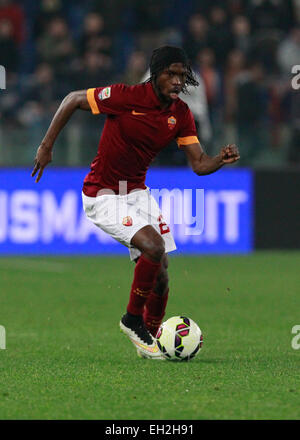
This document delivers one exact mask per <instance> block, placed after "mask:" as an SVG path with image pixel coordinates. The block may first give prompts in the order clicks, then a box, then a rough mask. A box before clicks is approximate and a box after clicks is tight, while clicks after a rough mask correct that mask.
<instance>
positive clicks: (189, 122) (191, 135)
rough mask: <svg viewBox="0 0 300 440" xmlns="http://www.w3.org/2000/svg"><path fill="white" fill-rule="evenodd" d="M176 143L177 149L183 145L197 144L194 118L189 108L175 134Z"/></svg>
mask: <svg viewBox="0 0 300 440" xmlns="http://www.w3.org/2000/svg"><path fill="white" fill-rule="evenodd" d="M176 142H177V144H178V147H179V148H180V147H184V146H185V145H191V144H196V143H199V139H198V136H197V130H196V126H195V120H194V116H193V115H192V112H191V110H190V109H189V108H188V109H187V111H186V113H185V117H184V119H183V122H182V125H181V127H180V129H179V132H178V134H177V138H176Z"/></svg>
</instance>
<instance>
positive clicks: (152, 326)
mask: <svg viewBox="0 0 300 440" xmlns="http://www.w3.org/2000/svg"><path fill="white" fill-rule="evenodd" d="M168 294H169V289H167V290H166V292H165V293H164V294H163V295H162V296H161V295H157V293H155V292H153V291H152V292H151V293H150V295H149V296H148V298H147V302H146V305H145V309H144V314H143V319H144V323H145V325H146V327H147V329H148V330H149V332H150V333H151V334H152V335H153V336H155V335H156V333H157V330H158V329H159V326H160V324H161V323H162V320H163V317H164V316H165V310H166V307H167V302H168Z"/></svg>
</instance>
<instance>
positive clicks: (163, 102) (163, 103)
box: [152, 82, 172, 109]
mask: <svg viewBox="0 0 300 440" xmlns="http://www.w3.org/2000/svg"><path fill="white" fill-rule="evenodd" d="M152 87H153V90H154V93H155V95H156V96H157V98H158V100H159V103H160V106H161V108H162V109H166V108H168V107H170V105H171V104H172V100H171V99H168V98H166V96H164V95H163V94H162V93H161V91H160V89H159V88H158V87H157V86H156V84H155V83H154V82H152Z"/></svg>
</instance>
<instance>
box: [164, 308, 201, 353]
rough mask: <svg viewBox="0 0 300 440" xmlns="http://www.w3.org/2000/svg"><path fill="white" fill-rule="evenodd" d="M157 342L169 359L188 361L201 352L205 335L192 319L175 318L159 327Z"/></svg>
mask: <svg viewBox="0 0 300 440" xmlns="http://www.w3.org/2000/svg"><path fill="white" fill-rule="evenodd" d="M156 340H157V345H158V347H159V349H160V351H161V352H162V354H163V355H164V356H165V357H166V358H167V359H170V360H180V361H183V360H184V361H188V360H190V359H192V358H193V357H195V356H196V354H198V353H199V351H200V350H201V348H202V344H203V335H202V332H201V330H200V328H199V327H198V325H197V324H196V323H195V322H194V321H193V320H192V319H191V318H187V317H185V316H173V317H172V318H169V319H168V320H167V321H165V322H163V323H162V325H161V326H160V327H159V329H158V332H157V334H156Z"/></svg>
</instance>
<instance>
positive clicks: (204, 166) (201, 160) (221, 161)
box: [183, 142, 240, 176]
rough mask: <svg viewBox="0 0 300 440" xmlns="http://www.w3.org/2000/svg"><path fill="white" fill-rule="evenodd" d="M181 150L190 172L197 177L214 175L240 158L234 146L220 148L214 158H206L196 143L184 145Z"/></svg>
mask: <svg viewBox="0 0 300 440" xmlns="http://www.w3.org/2000/svg"><path fill="white" fill-rule="evenodd" d="M183 150H184V152H185V154H186V156H187V160H188V162H189V164H190V166H191V168H192V170H193V171H194V173H196V174H197V175H198V176H203V175H205V174H211V173H214V172H215V171H217V170H218V169H220V168H221V167H222V166H223V165H225V164H230V163H234V162H236V161H238V160H239V158H240V154H239V150H238V147H237V146H236V145H235V144H229V145H226V146H224V147H222V148H221V150H220V152H219V154H217V155H216V156H208V155H207V154H206V153H205V152H204V151H203V148H202V147H201V145H200V143H198V142H197V143H193V144H190V145H185V146H184V148H183Z"/></svg>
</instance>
